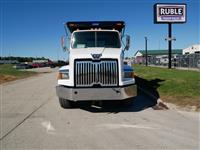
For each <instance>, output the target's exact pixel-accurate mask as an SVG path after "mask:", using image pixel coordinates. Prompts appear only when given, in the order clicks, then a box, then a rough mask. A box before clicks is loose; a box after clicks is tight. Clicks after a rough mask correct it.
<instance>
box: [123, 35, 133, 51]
mask: <svg viewBox="0 0 200 150" xmlns="http://www.w3.org/2000/svg"><path fill="white" fill-rule="evenodd" d="M130 39H131V38H130V36H129V35H126V46H125V48H124V50H128V49H129V48H130Z"/></svg>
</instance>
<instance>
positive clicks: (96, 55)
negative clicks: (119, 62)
mask: <svg viewBox="0 0 200 150" xmlns="http://www.w3.org/2000/svg"><path fill="white" fill-rule="evenodd" d="M91 55H92V58H93V59H95V60H99V59H100V57H101V56H102V54H91Z"/></svg>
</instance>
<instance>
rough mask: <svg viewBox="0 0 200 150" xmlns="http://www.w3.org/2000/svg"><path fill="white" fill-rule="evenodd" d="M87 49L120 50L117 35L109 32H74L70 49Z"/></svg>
mask: <svg viewBox="0 0 200 150" xmlns="http://www.w3.org/2000/svg"><path fill="white" fill-rule="evenodd" d="M87 47H107V48H120V47H121V44H120V38H119V34H118V33H117V32H110V31H92V32H91V31H85V32H75V33H74V35H73V39H72V48H87Z"/></svg>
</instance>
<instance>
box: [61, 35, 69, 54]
mask: <svg viewBox="0 0 200 150" xmlns="http://www.w3.org/2000/svg"><path fill="white" fill-rule="evenodd" d="M65 42H66V39H65V36H62V37H61V46H62V49H63V51H64V52H65V51H68V48H67V47H66V45H65Z"/></svg>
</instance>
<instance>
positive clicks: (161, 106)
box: [138, 86, 169, 110]
mask: <svg viewBox="0 0 200 150" xmlns="http://www.w3.org/2000/svg"><path fill="white" fill-rule="evenodd" d="M138 89H139V90H141V91H142V92H143V93H144V94H145V95H147V96H148V97H150V98H152V99H156V100H157V104H156V105H155V106H153V107H152V108H153V109H155V110H163V109H164V110H167V109H169V107H168V106H167V105H166V104H165V103H164V102H163V101H162V100H161V99H160V98H157V97H156V96H154V95H153V94H151V93H150V92H148V91H147V90H145V89H143V88H141V87H139V86H138Z"/></svg>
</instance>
